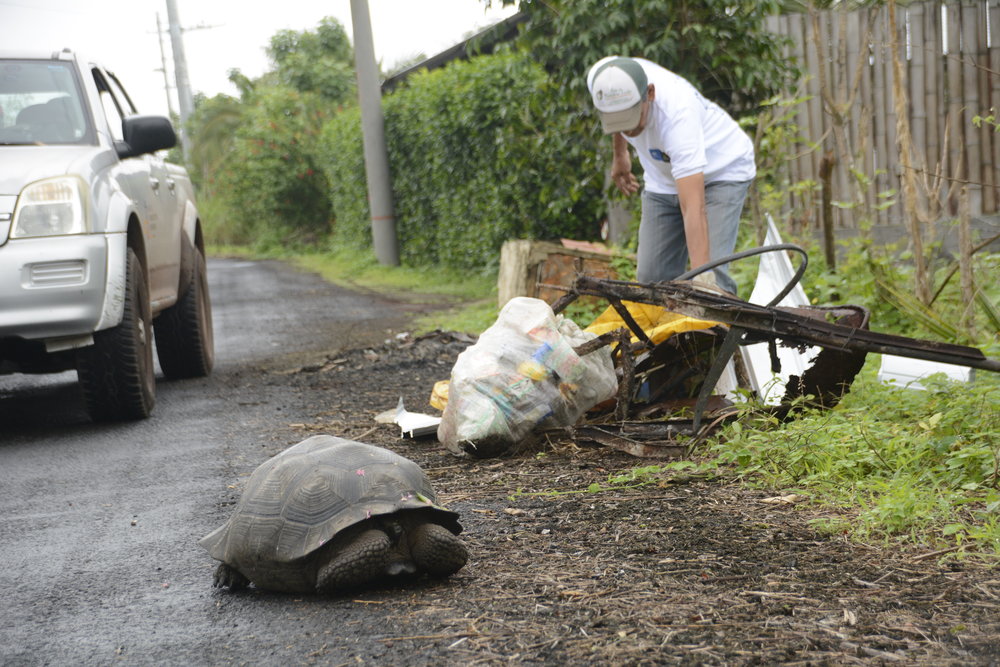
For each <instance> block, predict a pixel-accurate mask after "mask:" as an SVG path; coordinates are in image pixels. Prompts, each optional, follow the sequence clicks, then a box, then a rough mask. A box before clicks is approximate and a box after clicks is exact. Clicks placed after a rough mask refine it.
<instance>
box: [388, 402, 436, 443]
mask: <svg viewBox="0 0 1000 667" xmlns="http://www.w3.org/2000/svg"><path fill="white" fill-rule="evenodd" d="M393 422H395V423H396V424H397V425H399V429H400V436H401V437H403V438H422V437H424V436H427V435H437V428H438V424H440V423H441V418H440V417H434V416H432V415H426V414H423V413H420V412H409V411H407V409H406V408H405V407H403V397H402V396H400V397H399V404H398V405H397V406H396V417H395V418H394V419H393Z"/></svg>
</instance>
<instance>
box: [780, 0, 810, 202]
mask: <svg viewBox="0 0 1000 667" xmlns="http://www.w3.org/2000/svg"><path fill="white" fill-rule="evenodd" d="M802 23H803V21H802V14H789V15H788V16H787V17H786V22H785V29H786V31H787V32H786V34H787V35H789V36H790V37H792V55H793V56H794V57H795V62H796V63H797V64H798V65H799V66H800V67H802V68H805V66H806V54H805V42H803V40H802V35H803V26H802ZM807 92H808V91H807V89H806V87H805V86H802V89H801V90H796V91H795V94H796V96H798V95H804V94H806V93H807ZM811 104H813V102H812V101H809V102H802V103H800V104H799V105H798V106H797V107H796V110H795V124H796V125H797V126H798V128H799V136H801V137H803V138H806V137H808V136H809V107H810V105H811ZM795 148H796V150H797V151H799V155H798V156H797V157H796V158H795V160H794V161H793V162H792V164H791V165H790V166H791V169H792V174H793V175H792V183H799V182H801V181H804V180H806V179H810V178H812V177H813V171H812V158H811V157H810V155H809V154H808V153H806V152H805V150H806V147H805V146H804V145H803V144H801V143H797V144H796V146H795ZM795 198H796V202H795V205H794V206H793V208H792V210H793V211H804V210H808V208H809V207H810V206H812V204H811V198H810V197H809V195H805V194H796V195H795Z"/></svg>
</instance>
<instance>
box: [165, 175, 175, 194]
mask: <svg viewBox="0 0 1000 667" xmlns="http://www.w3.org/2000/svg"><path fill="white" fill-rule="evenodd" d="M167 187H168V188H170V191H171V192H173V191H174V190H176V189H177V181H175V180H174V179H172V178H168V179H167Z"/></svg>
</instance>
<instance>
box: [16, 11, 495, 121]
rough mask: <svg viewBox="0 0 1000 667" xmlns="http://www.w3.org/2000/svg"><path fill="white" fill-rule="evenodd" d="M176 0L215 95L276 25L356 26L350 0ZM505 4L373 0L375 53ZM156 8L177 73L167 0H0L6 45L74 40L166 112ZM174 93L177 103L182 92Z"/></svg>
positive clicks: (255, 68)
mask: <svg viewBox="0 0 1000 667" xmlns="http://www.w3.org/2000/svg"><path fill="white" fill-rule="evenodd" d="M176 2H177V9H178V13H179V14H180V22H181V24H182V25H183V26H184V27H185V29H186V32H185V33H184V51H185V54H186V56H187V62H188V75H189V78H190V80H191V87H192V89H193V91H194V92H195V93H198V92H202V93H205V94H206V95H209V96H211V95H215V94H216V93H228V94H233V95H235V94H236V91H235V89H234V88H233V87H232V85H231V84H230V83H229V81H228V79H227V72H228V71H229V70H230V69H232V68H238V69H240V70H241V71H242V72H243V73H244V74H246V75H247V76H249V77H251V78H252V77H256V76H259V75H260V74H262V73H263V72H264V70H265V69H267V64H268V63H267V57H266V56H265V54H264V48H265V47H266V46H267V44H268V42H269V41H270V38H271V36H272V35H273V34H274V33H276V32H277V31H279V30H283V29H290V30H298V31H302V30H314V29H315V28H316V26H317V25H319V22H320V19H322V18H323V17H324V16H332V17H334V18H336V19H337V20H339V21H340V22H341V23H342V24H343V25H344V28H345V29H346V30H347V34H348V35H351V33H352V23H351V3H350V0H327V1H326V2H321V1H319V0H278V1H277V2H272V3H270V7H271V8H272V9H270V10H265V9H262V7H265V6H267V5H264V3H254V2H247V0H176ZM499 4H500V3H499V2H498V1H497V2H494V5H496V6H494V7H493V8H491V9H489V10H487V9H486V8H485V5H484V3H483V2H482V1H481V0H368V5H369V11H370V14H371V21H372V33H373V37H374V41H375V57H376V59H378V60H380V61H381V63H382V67H383V70H389V69H391V68H392V66H393V65H394V64H396V63H398V62H402V61H405V60H408V59H409V58H411V57H412V56H414V55H415V54H419V53H424V54H426V55H433V54H435V53H438V52H440V51H443V50H444V49H446V48H448V47H449V46H452V45H454V44H456V43H458V42H459V41H461V40H462V38H463V37H464V36H465V34H466V33H468V32H469V31H473V30H476V29H479V28H483V27H486V26H488V25H490V24H492V23H495V22H496V21H498V20H500V19H502V18H504V17H506V16H509V15H510V14H512V13H513V12H514V9H513V8H507V9H500V8H499V7H498V5H499ZM157 14H159V16H160V21H161V23H162V26H163V31H164V35H163V48H164V51H165V53H166V54H167V60H168V65H167V66H168V68H169V70H170V74H171V77H172V75H173V64H172V61H171V60H170V58H171V55H170V38H169V35H167V34H166V29H167V8H166V1H165V0H83V1H81V0H0V27H2V31H3V37H2V39H0V52H4V51H10V50H18V49H33V50H43V51H55V50H59V49H62V48H64V47H69V48H72V49H74V50H76V51H79V52H81V53H85V54H87V55H88V56H90V57H91V58H94V59H96V60H98V61H100V62H102V63H104V64H105V65H106V66H107V67H108V68H109V69H111V70H113V71H114V72H115V73H116V74H118V76H119V78H120V79H121V80H122V83H124V85H125V87H126V88H127V89H128V91H129V94H130V95H131V96H132V98H133V100H134V101H135V103H136V105H137V106H138V107H139V110H140V111H142V112H143V113H158V114H165V113H166V112H167V98H166V93H165V92H164V80H163V74H162V72H159V71H157V70H158V69H160V67H161V64H160V62H161V61H160V47H159V44H158V42H157V35H156V18H157ZM202 26H203V27H202ZM352 41H353V39H352ZM170 85H171V86H173V79H172V78H171V80H170ZM171 95H174V93H173V92H171ZM173 100H174V102H173V105H174V109H175V110H176V108H177V105H176V96H174V97H173Z"/></svg>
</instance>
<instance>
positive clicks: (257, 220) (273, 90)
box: [217, 87, 330, 247]
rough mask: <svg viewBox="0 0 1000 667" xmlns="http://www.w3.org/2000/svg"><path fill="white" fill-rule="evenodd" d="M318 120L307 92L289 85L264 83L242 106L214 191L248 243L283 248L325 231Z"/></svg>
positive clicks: (324, 184) (325, 194)
mask: <svg viewBox="0 0 1000 667" xmlns="http://www.w3.org/2000/svg"><path fill="white" fill-rule="evenodd" d="M321 120H322V115H321V113H320V112H319V111H318V105H317V104H316V103H315V102H314V101H313V100H311V98H310V97H309V96H307V95H303V94H301V93H298V92H296V91H294V90H291V89H288V88H278V87H263V88H262V89H261V90H260V92H259V93H258V94H255V95H254V96H253V100H252V103H251V104H249V105H248V107H247V108H246V109H245V111H244V114H243V121H242V123H241V125H240V126H239V128H238V129H237V131H236V136H235V138H234V141H233V147H232V150H231V152H230V153H229V156H228V161H229V163H228V164H227V165H226V166H225V167H223V168H222V169H221V172H220V174H219V186H218V189H217V192H218V193H219V194H220V196H222V197H223V198H224V201H225V204H226V209H227V213H228V217H229V218H230V219H231V224H232V225H235V226H236V227H237V228H238V229H239V230H240V231H241V233H242V235H244V236H246V237H247V238H246V240H247V241H249V242H251V243H254V244H256V245H259V246H263V247H267V246H269V245H277V246H283V245H288V244H289V243H295V242H299V241H315V240H317V239H319V238H322V237H323V236H325V235H326V234H327V233H328V230H329V225H330V200H329V192H328V190H329V189H328V187H327V182H326V174H325V172H324V171H323V170H322V169H321V168H320V166H319V161H318V159H317V152H316V135H317V131H318V128H319V127H320V126H321Z"/></svg>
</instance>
